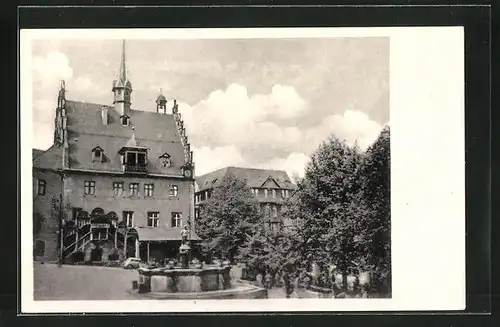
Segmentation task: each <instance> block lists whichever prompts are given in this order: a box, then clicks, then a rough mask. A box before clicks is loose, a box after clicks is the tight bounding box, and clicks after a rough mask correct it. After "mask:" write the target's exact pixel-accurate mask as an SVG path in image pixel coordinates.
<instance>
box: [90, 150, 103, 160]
mask: <svg viewBox="0 0 500 327" xmlns="http://www.w3.org/2000/svg"><path fill="white" fill-rule="evenodd" d="M103 157H104V150H103V149H102V148H101V147H100V146H96V147H95V148H93V149H92V162H102V161H103Z"/></svg>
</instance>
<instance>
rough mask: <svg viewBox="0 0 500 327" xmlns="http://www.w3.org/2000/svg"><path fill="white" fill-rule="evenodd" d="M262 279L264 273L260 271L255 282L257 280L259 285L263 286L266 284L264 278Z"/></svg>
mask: <svg viewBox="0 0 500 327" xmlns="http://www.w3.org/2000/svg"><path fill="white" fill-rule="evenodd" d="M262 279H263V278H262V273H260V272H259V273H258V274H257V277H255V282H256V284H257V286H262V285H264V284H263V280H262Z"/></svg>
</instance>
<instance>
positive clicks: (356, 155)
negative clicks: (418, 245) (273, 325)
mask: <svg viewBox="0 0 500 327" xmlns="http://www.w3.org/2000/svg"><path fill="white" fill-rule="evenodd" d="M389 177H390V132H389V128H388V127H387V128H385V129H384V130H383V131H382V132H381V134H380V136H379V137H378V138H377V140H376V141H375V142H374V143H373V145H372V146H370V147H369V148H368V150H367V151H366V152H364V153H363V152H362V151H360V149H359V148H358V147H357V145H356V144H355V145H354V146H349V145H348V144H347V143H346V142H344V141H342V140H340V139H338V138H336V137H334V136H332V137H330V138H329V139H328V140H327V141H325V142H323V143H322V144H321V145H320V146H319V147H318V149H317V150H316V152H315V153H314V154H313V155H312V157H311V160H310V162H309V163H308V165H307V166H306V171H305V177H304V178H303V179H302V180H300V181H299V182H298V185H297V186H298V189H297V191H296V192H295V194H294V196H293V198H292V201H291V203H289V204H288V206H287V215H288V217H289V218H292V219H293V220H295V221H296V222H297V228H296V229H295V233H294V239H295V240H296V241H297V243H298V244H300V246H298V247H296V251H297V252H296V257H298V258H300V261H301V265H302V266H303V267H306V269H308V270H310V269H311V264H312V263H313V262H314V263H315V264H316V265H318V266H319V267H320V270H322V271H326V270H328V269H329V268H330V267H331V265H335V266H336V268H337V269H338V271H339V272H340V273H342V275H343V276H344V282H343V284H344V285H343V287H344V288H346V287H347V280H346V276H347V274H348V273H349V272H351V271H359V270H365V271H370V272H373V273H374V274H375V276H376V279H377V281H379V284H384V285H386V286H387V285H389V289H390V179H389ZM377 286H380V285H377Z"/></svg>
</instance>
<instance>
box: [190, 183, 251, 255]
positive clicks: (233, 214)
mask: <svg viewBox="0 0 500 327" xmlns="http://www.w3.org/2000/svg"><path fill="white" fill-rule="evenodd" d="M259 221H260V215H259V214H258V212H257V200H256V199H255V197H254V196H253V195H252V193H251V190H250V188H249V187H248V186H247V185H246V181H243V180H239V179H237V178H236V177H235V176H234V175H233V174H228V175H226V176H225V177H224V179H223V180H222V181H221V184H220V185H219V186H217V187H215V188H214V189H213V191H212V193H211V196H210V197H209V198H208V199H207V200H206V201H205V202H204V203H203V204H202V205H201V207H200V218H198V220H197V224H196V232H197V234H198V235H199V236H200V237H201V238H202V239H203V241H202V244H201V246H202V251H203V252H204V253H205V255H207V254H213V255H218V256H224V257H226V256H227V257H228V258H229V259H230V260H232V259H233V258H234V257H235V256H236V255H237V253H238V248H239V247H240V246H241V245H242V244H243V242H244V241H245V239H246V237H247V235H252V234H253V232H254V231H255V229H256V225H257V224H258V222H259Z"/></svg>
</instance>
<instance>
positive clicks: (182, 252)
mask: <svg viewBox="0 0 500 327" xmlns="http://www.w3.org/2000/svg"><path fill="white" fill-rule="evenodd" d="M188 236H189V230H188V228H187V226H184V228H183V229H182V230H181V246H180V247H179V257H180V262H181V268H182V269H187V268H189V252H190V251H191V247H190V246H189V243H188Z"/></svg>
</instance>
